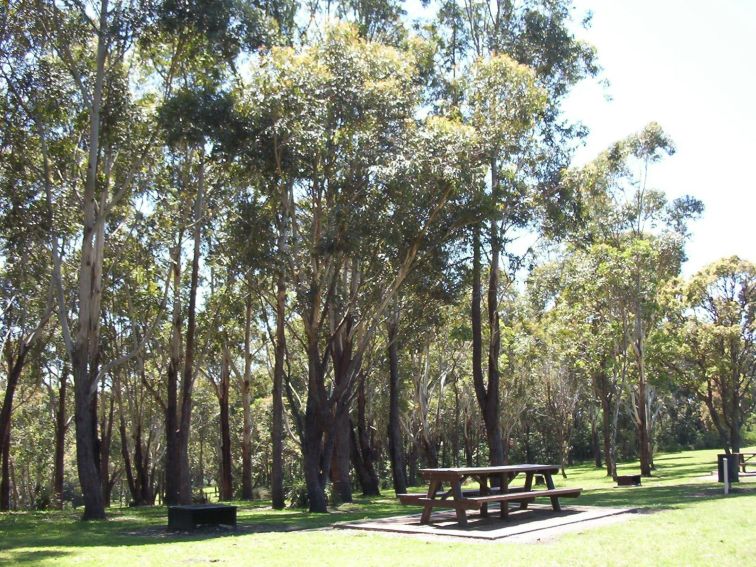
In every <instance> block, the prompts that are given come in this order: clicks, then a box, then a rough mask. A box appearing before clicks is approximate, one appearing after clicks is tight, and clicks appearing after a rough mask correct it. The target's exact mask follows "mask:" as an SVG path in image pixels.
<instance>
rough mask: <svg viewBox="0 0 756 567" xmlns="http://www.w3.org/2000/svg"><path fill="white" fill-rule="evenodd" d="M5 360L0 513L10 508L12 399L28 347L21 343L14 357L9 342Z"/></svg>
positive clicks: (0, 413) (0, 417) (0, 424)
mask: <svg viewBox="0 0 756 567" xmlns="http://www.w3.org/2000/svg"><path fill="white" fill-rule="evenodd" d="M5 348H6V352H5V359H6V363H7V366H8V380H7V383H6V386H5V395H4V396H3V407H2V410H0V454H2V456H3V459H4V462H3V467H2V469H3V470H2V479H0V511H8V509H9V506H10V472H9V470H10V469H9V464H8V462H9V459H10V439H11V435H10V432H11V416H12V412H13V398H14V396H15V394H16V387H17V386H18V381H19V379H20V378H21V371H22V370H23V368H24V362H25V361H26V355H27V353H28V352H29V349H28V347H27V346H26V345H25V344H24V343H23V342H21V343H20V345H19V352H18V354H17V355H16V356H15V357H14V356H13V354H12V353H11V345H10V341H8V342H7V343H6V345H5Z"/></svg>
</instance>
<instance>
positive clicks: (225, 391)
mask: <svg viewBox="0 0 756 567" xmlns="http://www.w3.org/2000/svg"><path fill="white" fill-rule="evenodd" d="M230 357H231V354H230V353H229V351H228V347H224V348H223V364H222V366H221V377H220V384H219V386H218V404H219V406H220V434H221V435H220V437H221V482H220V499H221V500H232V499H233V498H234V486H233V476H232V471H231V464H232V459H231V423H230V419H229V418H230V416H229V411H228V409H229V404H228V402H229V400H228V396H229V386H230V378H231V377H230V370H231V369H230V364H231V361H230Z"/></svg>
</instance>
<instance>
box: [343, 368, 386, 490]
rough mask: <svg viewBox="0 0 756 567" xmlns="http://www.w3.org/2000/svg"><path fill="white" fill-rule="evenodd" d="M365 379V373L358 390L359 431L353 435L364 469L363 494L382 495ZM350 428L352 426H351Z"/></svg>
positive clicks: (362, 479) (362, 475)
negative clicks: (368, 412) (369, 420)
mask: <svg viewBox="0 0 756 567" xmlns="http://www.w3.org/2000/svg"><path fill="white" fill-rule="evenodd" d="M365 380H366V378H365V375H362V376H361V377H360V383H359V385H358V388H359V390H358V391H357V433H356V435H354V432H353V436H354V440H355V441H356V442H357V443H356V446H355V449H359V457H360V458H359V462H360V464H361V469H362V474H361V475H360V479H361V480H360V486H362V494H363V495H364V496H380V494H381V492H380V488H381V487H380V479H379V478H378V473H377V472H376V470H375V451H374V450H373V443H372V439H371V436H370V433H369V431H370V429H369V427H368V419H367V395H366V391H365ZM350 429H352V428H351V427H350Z"/></svg>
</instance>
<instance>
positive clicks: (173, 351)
mask: <svg viewBox="0 0 756 567" xmlns="http://www.w3.org/2000/svg"><path fill="white" fill-rule="evenodd" d="M181 243H182V239H181V237H180V236H179V238H178V241H177V243H176V246H175V247H174V249H173V254H172V264H173V315H172V318H171V343H170V358H169V361H168V369H167V386H168V392H167V397H166V405H165V442H166V444H165V503H166V504H167V505H169V506H175V505H177V504H180V503H181V501H180V496H179V492H180V491H179V466H180V465H179V431H178V429H179V418H178V376H179V370H180V366H181V327H182V322H181Z"/></svg>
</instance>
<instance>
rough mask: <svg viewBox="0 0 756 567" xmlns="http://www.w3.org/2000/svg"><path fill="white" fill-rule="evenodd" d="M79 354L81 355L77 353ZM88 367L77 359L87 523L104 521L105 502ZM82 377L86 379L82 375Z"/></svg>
mask: <svg viewBox="0 0 756 567" xmlns="http://www.w3.org/2000/svg"><path fill="white" fill-rule="evenodd" d="M76 354H78V353H76ZM86 367H87V364H86V363H84V364H82V363H81V361H80V360H79V359H78V356H77V357H76V358H74V364H73V368H74V379H75V382H74V408H75V414H74V415H75V419H74V423H75V426H76V465H77V469H78V473H79V483H80V484H81V488H82V495H83V497H84V515H83V516H82V519H84V520H104V519H105V499H104V495H103V493H102V481H101V479H100V468H99V464H98V461H99V455H98V448H97V445H98V443H97V431H96V429H95V425H96V421H95V420H93V419H92V417H93V415H92V414H93V411H92V402H93V400H95V399H96V392H97V389H96V385H92V382H93V380H92V378H91V377H90V376H88V375H87V372H86ZM82 374H83V376H82Z"/></svg>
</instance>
